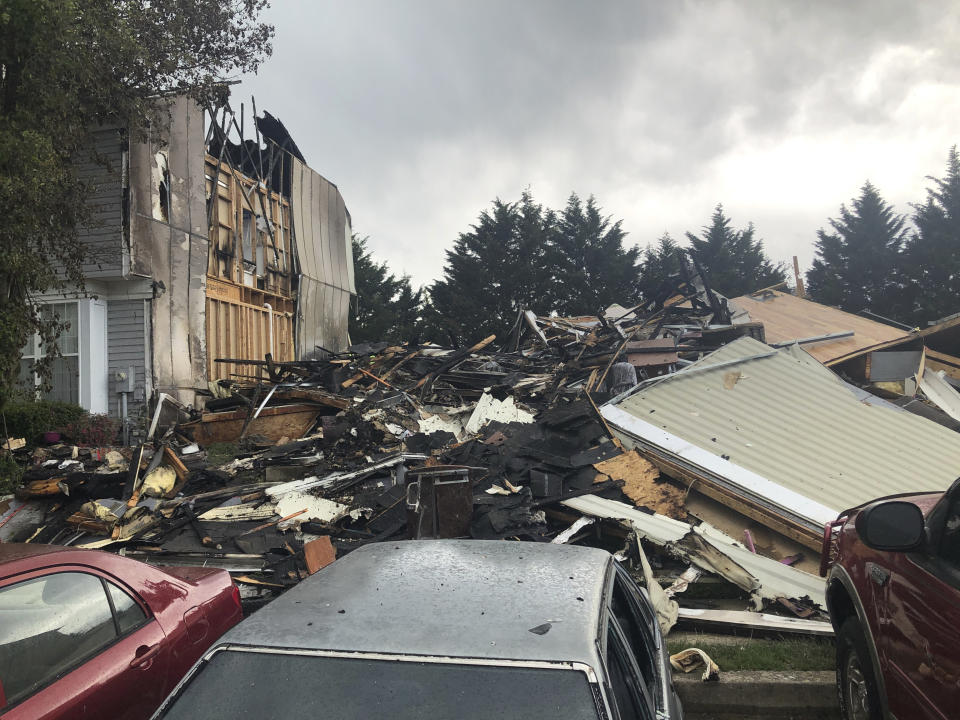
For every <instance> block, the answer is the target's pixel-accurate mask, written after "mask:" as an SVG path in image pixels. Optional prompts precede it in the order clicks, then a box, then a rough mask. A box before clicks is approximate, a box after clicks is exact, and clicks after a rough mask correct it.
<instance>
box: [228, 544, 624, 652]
mask: <svg viewBox="0 0 960 720" xmlns="http://www.w3.org/2000/svg"><path fill="white" fill-rule="evenodd" d="M610 558H611V556H610V554H609V553H607V552H606V551H604V550H598V549H596V548H588V547H579V546H572V545H551V544H541V543H526V542H503V541H499V540H414V541H406V542H385V543H373V544H370V545H366V546H364V547H362V548H360V549H358V550H355V551H353V552H351V553H350V554H349V555H347V556H346V557H344V558H341V559H340V560H338V561H337V562H335V563H333V564H332V565H330V566H329V567H327V568H325V569H324V570H322V571H321V572H319V573H317V574H316V575H314V576H311V577H310V578H307V579H306V580H304V581H303V582H301V583H300V584H299V585H297V586H296V587H295V588H293V589H291V590H289V591H287V592H286V593H285V594H284V595H283V596H281V597H280V598H278V599H277V600H274V601H273V602H272V603H271V604H270V605H268V606H267V607H265V608H263V609H262V610H260V611H258V612H257V613H255V614H254V615H252V616H250V617H249V618H248V619H247V620H245V621H244V622H243V623H241V624H240V625H238V626H237V627H236V628H234V629H233V630H230V631H229V632H228V633H227V634H226V635H224V636H223V638H221V641H220V643H221V644H235V645H250V646H261V647H263V646H267V647H287V648H298V649H304V650H313V649H322V650H338V651H356V652H376V653H386V654H400V655H431V656H449V657H463V658H497V659H503V660H543V661H569V662H583V663H587V664H589V665H591V666H594V667H596V652H597V650H596V641H597V635H598V629H599V628H598V618H599V616H600V606H601V603H602V594H603V588H604V582H605V578H606V574H607V571H608V569H609V567H610V562H611V560H610ZM544 625H547V626H548V627H547V628H546V632H542V634H541V631H542V630H544V628H543V626H544ZM533 629H537V632H531V630H533Z"/></svg>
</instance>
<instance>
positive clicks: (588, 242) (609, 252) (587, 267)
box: [552, 193, 640, 316]
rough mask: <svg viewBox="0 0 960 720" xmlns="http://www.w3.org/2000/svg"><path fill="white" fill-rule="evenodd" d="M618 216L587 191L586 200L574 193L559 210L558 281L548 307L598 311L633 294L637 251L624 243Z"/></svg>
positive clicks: (555, 263) (555, 254) (555, 259)
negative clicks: (603, 209) (606, 212)
mask: <svg viewBox="0 0 960 720" xmlns="http://www.w3.org/2000/svg"><path fill="white" fill-rule="evenodd" d="M621 225H622V221H621V220H617V221H616V222H613V223H611V218H610V216H604V215H602V214H601V208H600V207H599V206H598V205H597V202H596V199H595V198H594V197H593V196H592V195H591V196H590V197H589V198H588V199H587V202H586V203H584V202H582V201H581V200H580V198H579V197H578V196H577V195H576V193H572V194H571V195H570V198H569V199H568V200H567V206H566V207H565V208H564V210H563V212H562V213H560V215H559V217H558V223H557V232H556V234H555V237H554V242H553V262H552V265H553V271H554V279H555V282H556V287H555V297H554V301H553V307H552V309H553V310H555V311H556V312H557V313H558V314H559V315H561V316H565V315H566V316H573V315H593V314H597V313H602V312H603V310H604V309H605V308H607V307H608V306H609V305H610V304H611V303H614V302H617V303H621V304H624V305H628V304H631V303H632V302H633V301H634V300H635V299H636V297H637V280H638V276H639V270H640V269H639V267H638V264H637V261H638V260H639V257H640V250H639V248H637V247H636V246H634V247H631V248H624V246H623V239H624V238H625V237H626V235H627V234H626V232H624V230H623V228H622V227H621Z"/></svg>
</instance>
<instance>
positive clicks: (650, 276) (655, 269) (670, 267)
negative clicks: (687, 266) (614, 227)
mask: <svg viewBox="0 0 960 720" xmlns="http://www.w3.org/2000/svg"><path fill="white" fill-rule="evenodd" d="M682 252H683V250H682V249H681V248H680V246H679V245H678V244H677V241H676V240H674V239H673V238H672V237H670V233H664V234H663V236H662V237H661V238H660V239H659V240H657V244H656V245H647V249H646V250H644V252H643V259H642V260H641V262H640V281H639V283H638V290H639V292H640V297H641V298H642V299H643V301H644V302H651V301H652V300H656V299H658V297H659V295H660V294H661V293H662V292H665V291H666V289H667V288H668V287H673V284H672V283H671V282H670V278H671V277H673V276H675V275H678V274H679V273H680V256H679V253H682Z"/></svg>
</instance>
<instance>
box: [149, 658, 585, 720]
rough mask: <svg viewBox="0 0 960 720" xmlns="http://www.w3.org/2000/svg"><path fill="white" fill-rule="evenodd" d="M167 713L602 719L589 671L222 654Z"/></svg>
mask: <svg viewBox="0 0 960 720" xmlns="http://www.w3.org/2000/svg"><path fill="white" fill-rule="evenodd" d="M159 717H162V718H165V720H235V719H236V718H257V719H258V720H262V719H263V718H284V720H298V718H311V720H312V719H313V718H317V717H336V718H341V719H343V720H349V719H350V718H356V719H357V720H361V719H362V720H375V719H376V718H384V720H387V719H388V718H389V720H415V719H420V718H431V720H443V719H445V718H477V719H478V720H479V719H480V718H483V720H488V719H489V718H505V719H508V718H516V719H517V720H520V719H521V718H523V720H539V719H541V718H542V719H543V720H547V719H548V718H549V719H550V720H554V719H555V718H557V717H569V718H596V717H597V709H596V704H595V701H594V695H593V692H592V690H591V688H590V685H589V683H588V681H587V676H586V675H585V674H584V673H583V672H580V671H578V670H573V669H565V668H557V669H551V668H540V667H523V666H518V665H504V666H489V665H466V664H459V663H458V664H452V663H432V662H431V663H428V662H410V661H404V662H397V661H394V660H382V659H370V658H342V657H323V656H316V655H298V654H287V653H266V652H264V653H261V652H240V651H236V650H227V651H223V652H219V653H216V654H215V655H213V657H211V658H210V660H209V661H208V662H206V663H204V665H202V666H201V668H200V669H199V672H198V673H197V674H196V675H194V677H193V678H192V679H191V680H190V681H189V683H188V684H187V685H186V687H185V688H184V689H183V690H182V692H181V693H180V694H179V696H178V697H177V698H176V699H175V700H174V702H173V704H172V705H171V706H169V707H168V708H167V709H166V710H165V712H163V713H162V714H161V715H160V716H159Z"/></svg>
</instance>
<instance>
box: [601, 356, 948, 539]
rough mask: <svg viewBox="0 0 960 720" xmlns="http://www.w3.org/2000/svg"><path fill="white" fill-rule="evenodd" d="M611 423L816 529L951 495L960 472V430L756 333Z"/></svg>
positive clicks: (650, 393)
mask: <svg viewBox="0 0 960 720" xmlns="http://www.w3.org/2000/svg"><path fill="white" fill-rule="evenodd" d="M603 415H604V417H606V418H607V420H608V421H609V422H610V423H611V425H613V426H614V427H615V429H616V430H618V432H619V433H620V434H622V436H623V438H624V440H625V441H626V442H628V443H632V444H638V445H640V446H642V447H645V448H653V449H655V451H656V452H659V453H664V454H669V455H670V456H671V457H675V458H681V459H682V461H683V462H685V463H688V464H690V465H694V466H697V467H698V468H706V469H707V470H708V471H709V473H711V475H712V476H713V477H719V478H721V479H722V480H723V482H724V483H726V484H727V485H728V486H729V487H731V488H733V489H734V490H735V491H736V492H738V493H740V494H741V495H742V496H745V497H747V498H749V499H751V500H758V501H760V502H762V503H766V504H768V505H772V506H774V507H775V508H778V509H779V511H780V512H781V513H782V514H783V515H784V516H786V517H790V518H796V519H797V520H798V521H805V522H806V524H807V525H808V526H812V527H816V526H821V527H822V524H823V523H824V522H826V521H829V520H831V519H833V518H834V517H836V515H837V514H838V513H839V512H840V511H842V510H844V509H846V508H850V507H854V506H857V505H860V504H863V503H865V502H867V501H869V500H872V499H874V498H877V497H881V496H884V495H891V494H895V493H899V492H903V491H905V490H921V489H923V490H931V491H943V490H946V489H947V488H948V487H949V486H950V485H951V483H952V482H953V480H954V479H955V478H956V477H957V475H958V474H960V434H957V433H955V432H953V431H951V430H948V429H947V428H944V427H942V426H940V425H937V424H936V423H932V422H930V421H928V420H925V419H924V418H921V417H918V416H915V415H912V414H910V413H903V412H894V411H891V410H889V409H887V408H884V407H876V406H871V405H867V404H865V403H862V402H860V401H859V400H858V399H857V398H856V397H855V396H854V394H853V393H852V392H850V390H849V389H848V388H847V387H846V386H845V385H844V384H843V382H842V381H841V380H840V379H839V378H837V377H836V375H834V374H833V373H832V372H831V371H830V370H828V369H827V368H825V367H824V366H823V365H821V364H820V363H818V362H817V361H816V360H814V359H813V358H812V357H811V356H810V355H808V354H807V353H806V352H805V351H804V350H803V349H801V348H800V347H798V346H795V345H794V346H790V347H788V348H785V349H782V350H773V349H771V348H770V347H769V346H767V345H764V344H763V343H760V342H758V341H756V340H753V339H752V338H747V337H744V338H740V339H738V340H736V341H734V342H732V343H730V344H729V345H726V346H725V347H723V348H721V349H720V350H717V351H716V352H713V353H711V354H710V355H708V356H706V357H705V358H703V359H702V360H700V361H699V362H697V363H694V364H693V365H691V366H690V367H689V368H687V369H685V370H684V371H682V372H679V373H675V374H673V375H669V376H666V377H664V378H658V379H657V380H654V381H651V382H650V383H648V384H646V385H645V386H641V387H640V388H639V389H638V390H637V391H636V392H635V393H634V394H632V395H631V396H629V397H627V398H625V399H623V400H622V401H620V402H618V403H617V404H616V405H615V406H613V405H607V406H605V407H604V408H603Z"/></svg>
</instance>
